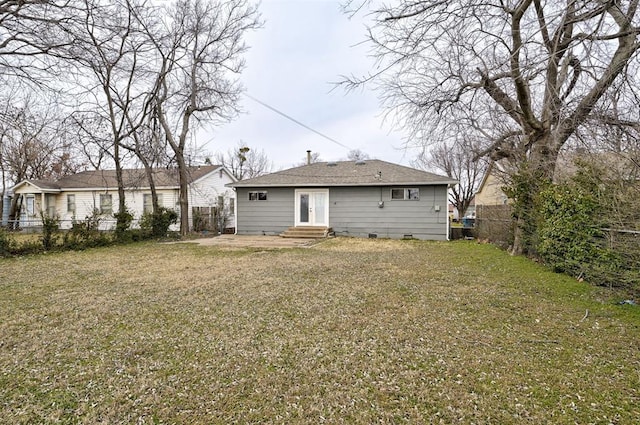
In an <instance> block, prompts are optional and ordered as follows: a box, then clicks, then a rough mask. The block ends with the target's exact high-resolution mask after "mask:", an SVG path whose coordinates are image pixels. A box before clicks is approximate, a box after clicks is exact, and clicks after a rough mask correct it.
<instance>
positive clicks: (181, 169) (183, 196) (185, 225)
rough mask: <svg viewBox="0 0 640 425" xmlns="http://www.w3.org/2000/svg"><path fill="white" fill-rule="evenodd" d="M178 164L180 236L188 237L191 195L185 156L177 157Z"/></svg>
mask: <svg viewBox="0 0 640 425" xmlns="http://www.w3.org/2000/svg"><path fill="white" fill-rule="evenodd" d="M176 160H177V162H178V176H179V188H180V191H179V194H178V200H179V203H180V234H181V235H183V236H184V235H186V234H187V233H189V194H188V190H189V187H188V181H189V180H188V179H189V175H188V172H187V164H186V163H185V161H184V155H182V154H181V155H176Z"/></svg>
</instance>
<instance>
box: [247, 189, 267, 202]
mask: <svg viewBox="0 0 640 425" xmlns="http://www.w3.org/2000/svg"><path fill="white" fill-rule="evenodd" d="M249 200H250V201H266V200H267V192H266V191H261V192H249Z"/></svg>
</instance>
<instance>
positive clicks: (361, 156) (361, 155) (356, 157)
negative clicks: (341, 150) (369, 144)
mask: <svg viewBox="0 0 640 425" xmlns="http://www.w3.org/2000/svg"><path fill="white" fill-rule="evenodd" d="M347 159H348V160H349V161H362V160H365V159H369V155H368V154H367V153H365V152H363V151H361V150H360V149H352V150H350V151H349V153H348V154H347Z"/></svg>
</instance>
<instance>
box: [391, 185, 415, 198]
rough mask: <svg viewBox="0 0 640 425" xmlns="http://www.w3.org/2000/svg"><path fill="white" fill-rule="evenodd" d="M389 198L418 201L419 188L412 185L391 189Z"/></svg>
mask: <svg viewBox="0 0 640 425" xmlns="http://www.w3.org/2000/svg"><path fill="white" fill-rule="evenodd" d="M391 199H393V200H402V201H418V200H419V199H420V189H418V188H414V187H411V188H406V187H403V188H396V189H391Z"/></svg>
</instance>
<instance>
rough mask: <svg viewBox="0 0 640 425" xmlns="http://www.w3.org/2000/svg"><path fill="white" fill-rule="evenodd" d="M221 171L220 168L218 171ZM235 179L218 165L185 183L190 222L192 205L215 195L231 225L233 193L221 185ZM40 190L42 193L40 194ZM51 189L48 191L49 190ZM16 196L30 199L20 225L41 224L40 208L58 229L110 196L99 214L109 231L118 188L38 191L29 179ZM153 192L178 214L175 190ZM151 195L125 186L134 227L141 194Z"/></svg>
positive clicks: (212, 202)
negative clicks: (107, 208) (70, 199)
mask: <svg viewBox="0 0 640 425" xmlns="http://www.w3.org/2000/svg"><path fill="white" fill-rule="evenodd" d="M221 170H222V171H221ZM234 181H235V180H234V179H233V177H231V175H230V174H229V173H228V172H227V171H226V170H224V169H223V168H218V169H215V170H213V171H210V172H207V174H204V175H203V176H201V177H200V178H199V179H198V180H196V181H195V182H193V183H191V184H190V185H189V194H188V196H189V207H190V208H189V210H190V211H189V223H190V225H192V207H215V206H217V205H218V196H224V200H225V209H226V210H227V211H228V212H229V218H230V219H229V220H228V221H227V227H234V225H235V224H234V220H233V214H231V204H232V203H233V202H234V192H233V190H232V189H229V188H226V187H225V184H228V183H232V182H234ZM42 192H45V193H44V194H43V193H42ZM49 192H52V193H49ZM15 193H16V195H24V196H25V197H29V198H33V199H34V203H33V205H34V211H33V214H27V213H26V208H25V206H24V205H23V208H22V212H21V217H20V225H21V226H22V227H40V226H42V220H41V211H42V212H45V213H47V214H50V215H56V216H57V217H58V218H59V220H60V227H61V228H62V229H70V228H71V226H72V224H73V222H74V221H84V220H85V219H86V218H87V217H89V216H91V215H92V214H93V211H94V209H96V208H100V195H101V194H102V195H106V194H108V195H111V206H112V213H110V214H103V215H101V216H100V229H102V230H112V229H113V228H115V223H116V219H115V218H114V217H113V213H114V212H117V210H118V204H119V196H118V190H117V188H115V187H109V188H106V187H105V188H104V189H101V188H99V186H98V187H96V189H93V188H75V189H74V188H64V189H62V190H57V189H56V190H52V189H50V190H46V189H45V190H42V189H40V188H39V187H36V186H35V185H33V184H32V183H31V182H26V184H24V185H20V187H18V188H17V189H16V191H15ZM157 193H158V194H159V195H161V196H162V200H161V205H160V206H161V207H164V208H167V209H172V210H174V211H176V212H178V214H180V208H179V204H178V199H179V196H178V195H179V191H178V189H177V188H175V187H172V186H169V187H167V186H159V187H158V188H157ZM147 194H151V190H150V188H148V187H139V186H136V187H135V188H128V189H127V190H125V205H126V208H127V210H128V211H129V212H130V213H131V214H132V215H133V217H134V221H133V223H132V227H134V228H135V227H137V226H138V220H139V219H140V218H141V217H142V215H143V212H144V195H147ZM67 195H74V196H75V212H70V211H68V210H67ZM170 229H171V230H178V229H179V224H176V225H173V226H171V227H170Z"/></svg>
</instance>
